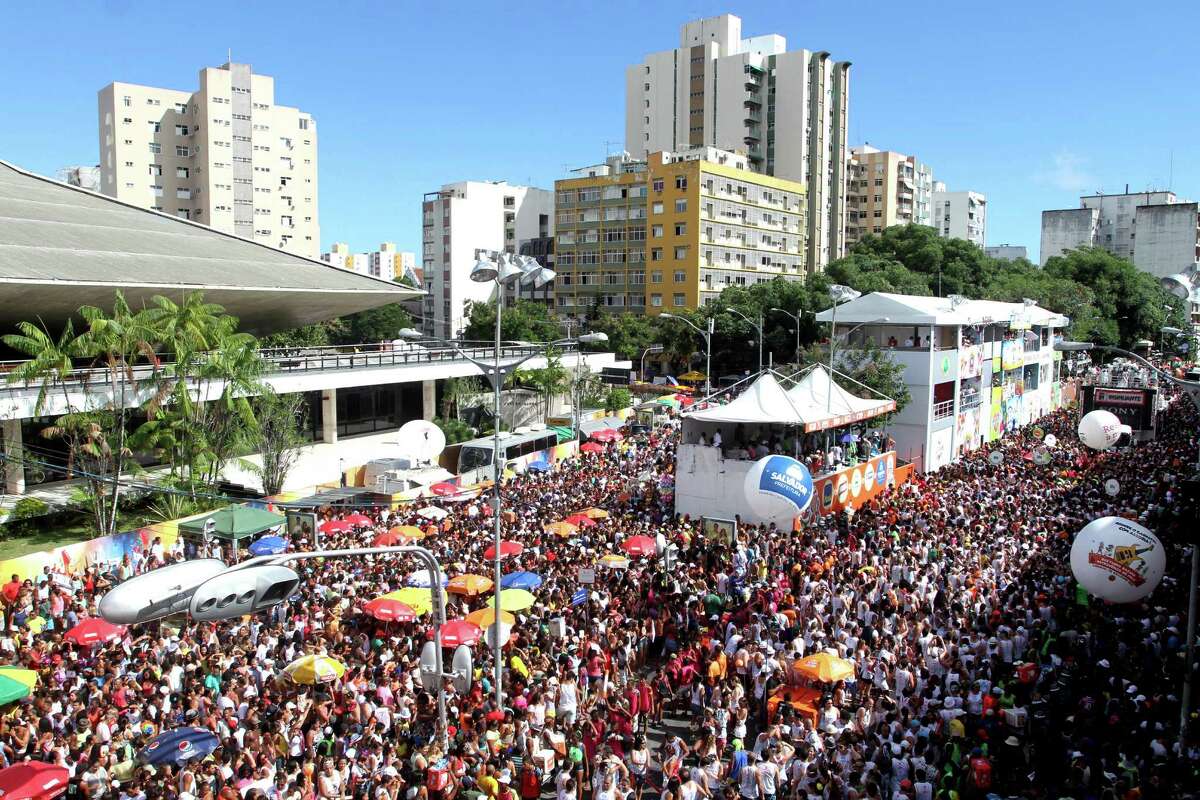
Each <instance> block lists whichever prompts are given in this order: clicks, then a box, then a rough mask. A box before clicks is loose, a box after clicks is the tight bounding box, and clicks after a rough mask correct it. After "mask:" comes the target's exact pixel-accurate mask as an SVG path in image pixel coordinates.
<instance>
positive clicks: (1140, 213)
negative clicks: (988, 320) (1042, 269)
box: [1041, 192, 1200, 278]
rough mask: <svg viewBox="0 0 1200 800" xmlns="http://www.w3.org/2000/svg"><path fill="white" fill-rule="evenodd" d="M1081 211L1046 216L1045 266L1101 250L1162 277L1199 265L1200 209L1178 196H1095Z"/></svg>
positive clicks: (1084, 200)
mask: <svg viewBox="0 0 1200 800" xmlns="http://www.w3.org/2000/svg"><path fill="white" fill-rule="evenodd" d="M1079 206H1080V207H1079V208H1067V209H1060V210H1054V211H1043V212H1042V250H1041V262H1042V264H1045V263H1046V260H1047V259H1049V258H1050V257H1051V256H1057V255H1062V253H1063V252H1065V251H1067V250H1074V249H1076V248H1079V247H1100V248H1103V249H1105V250H1107V251H1108V252H1110V253H1112V254H1113V255H1115V256H1119V257H1121V258H1127V259H1129V260H1131V261H1132V262H1133V263H1134V264H1135V265H1136V266H1137V268H1138V269H1141V270H1144V271H1146V272H1149V273H1150V274H1151V275H1155V276H1157V277H1159V278H1163V277H1166V276H1168V275H1174V274H1176V273H1179V272H1185V271H1187V270H1188V269H1189V268H1191V267H1192V266H1193V265H1195V264H1197V263H1200V205H1198V204H1196V203H1193V202H1189V201H1187V200H1180V199H1179V198H1178V197H1177V196H1176V195H1175V193H1174V192H1135V193H1129V192H1125V193H1124V194H1096V195H1089V196H1086V197H1081V198H1079Z"/></svg>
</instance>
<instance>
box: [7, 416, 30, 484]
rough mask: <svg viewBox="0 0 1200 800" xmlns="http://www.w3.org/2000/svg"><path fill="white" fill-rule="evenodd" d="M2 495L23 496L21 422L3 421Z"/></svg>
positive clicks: (23, 467) (23, 474)
mask: <svg viewBox="0 0 1200 800" xmlns="http://www.w3.org/2000/svg"><path fill="white" fill-rule="evenodd" d="M3 433H4V493H5V494H25V466H24V465H23V464H21V462H20V458H21V420H19V419H6V420H4V428H3Z"/></svg>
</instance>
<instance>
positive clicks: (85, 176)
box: [54, 164, 100, 192]
mask: <svg viewBox="0 0 1200 800" xmlns="http://www.w3.org/2000/svg"><path fill="white" fill-rule="evenodd" d="M54 177H56V178H57V179H58V180H60V181H62V182H63V183H66V184H70V185H71V186H78V187H79V188H81V189H87V190H88V191H91V192H98V191H100V165H99V164H97V165H96V166H94V167H84V166H73V167H63V168H62V169H60V170H59V171H58V174H57V175H55V176H54Z"/></svg>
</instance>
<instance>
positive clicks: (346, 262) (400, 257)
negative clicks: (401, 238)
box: [321, 242, 420, 288]
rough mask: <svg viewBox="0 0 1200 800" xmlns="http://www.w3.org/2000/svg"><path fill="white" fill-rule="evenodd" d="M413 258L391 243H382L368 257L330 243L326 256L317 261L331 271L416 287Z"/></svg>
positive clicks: (339, 243)
mask: <svg viewBox="0 0 1200 800" xmlns="http://www.w3.org/2000/svg"><path fill="white" fill-rule="evenodd" d="M416 259H417V254H416V253H411V252H408V251H403V250H397V249H396V245H395V244H393V243H392V242H384V243H383V244H381V245H379V249H378V250H374V251H372V252H369V253H352V252H350V245H348V244H346V243H345V242H334V243H333V245H332V246H331V247H330V248H329V252H328V253H322V254H321V260H322V261H324V262H326V263H328V264H333V265H334V266H335V267H341V268H342V269H348V270H351V271H353V272H357V273H359V274H360V275H370V276H371V277H374V278H383V279H384V280H385V281H394V280H399V279H401V278H404V279H406V280H407V282H409V283H412V285H413V286H416V287H418V288H419V287H420V281H419V279H418V278H417V273H416V266H417V260H416Z"/></svg>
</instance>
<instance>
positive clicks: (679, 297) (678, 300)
mask: <svg viewBox="0 0 1200 800" xmlns="http://www.w3.org/2000/svg"><path fill="white" fill-rule="evenodd" d="M671 303H672V305H674V306H675V307H676V308H682V307H683V303H684V300H683V293H682V292H676V293H675V294H673V295H671Z"/></svg>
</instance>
